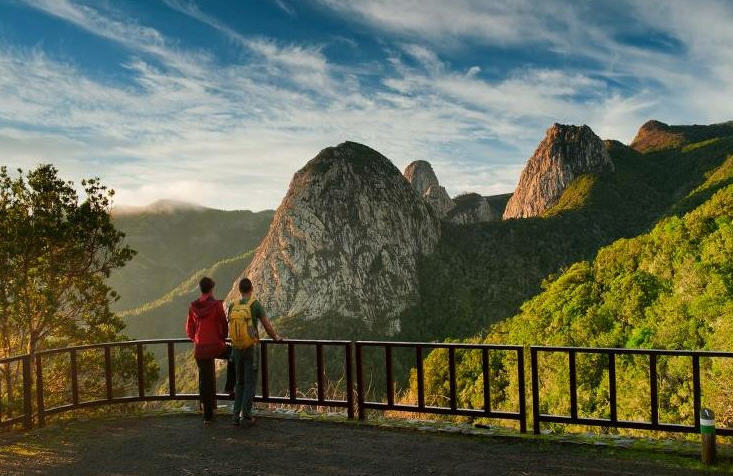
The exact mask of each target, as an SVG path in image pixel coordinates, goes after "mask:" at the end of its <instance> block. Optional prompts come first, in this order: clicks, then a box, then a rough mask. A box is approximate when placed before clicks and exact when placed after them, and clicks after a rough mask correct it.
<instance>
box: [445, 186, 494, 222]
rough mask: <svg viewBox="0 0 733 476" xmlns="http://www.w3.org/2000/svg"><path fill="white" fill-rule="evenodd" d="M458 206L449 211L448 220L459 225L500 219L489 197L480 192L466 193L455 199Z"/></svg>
mask: <svg viewBox="0 0 733 476" xmlns="http://www.w3.org/2000/svg"><path fill="white" fill-rule="evenodd" d="M453 202H454V203H455V204H456V206H455V207H454V208H453V209H452V210H451V211H450V212H449V213H448V216H447V220H448V221H449V222H451V223H455V224H457V225H468V224H471V223H481V222H487V221H495V220H498V219H499V216H498V214H497V213H496V212H495V211H494V210H493V208H492V206H491V203H490V202H489V199H488V197H482V196H481V195H479V194H478V193H464V194H463V195H459V196H457V197H455V198H454V199H453Z"/></svg>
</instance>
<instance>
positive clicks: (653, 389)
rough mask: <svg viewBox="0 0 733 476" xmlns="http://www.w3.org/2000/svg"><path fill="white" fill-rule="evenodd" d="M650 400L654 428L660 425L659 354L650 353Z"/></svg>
mask: <svg viewBox="0 0 733 476" xmlns="http://www.w3.org/2000/svg"><path fill="white" fill-rule="evenodd" d="M649 399H650V400H651V402H650V404H651V410H652V415H651V416H652V418H651V423H652V425H654V426H657V425H659V401H658V397H657V354H655V353H653V352H651V353H649Z"/></svg>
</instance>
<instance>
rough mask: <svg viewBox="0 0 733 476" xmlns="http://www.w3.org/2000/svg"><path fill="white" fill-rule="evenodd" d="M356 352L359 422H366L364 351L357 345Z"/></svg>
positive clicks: (357, 343)
mask: <svg viewBox="0 0 733 476" xmlns="http://www.w3.org/2000/svg"><path fill="white" fill-rule="evenodd" d="M355 346H356V347H355V349H354V350H355V352H356V405H357V410H358V412H359V420H366V413H365V411H364V410H365V409H364V369H363V368H362V367H363V366H362V349H361V344H360V343H359V342H358V341H357V342H356V343H355Z"/></svg>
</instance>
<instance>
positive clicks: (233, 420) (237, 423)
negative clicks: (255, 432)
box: [232, 416, 240, 426]
mask: <svg viewBox="0 0 733 476" xmlns="http://www.w3.org/2000/svg"><path fill="white" fill-rule="evenodd" d="M239 420H240V418H239V417H237V416H235V417H232V424H233V425H234V426H239Z"/></svg>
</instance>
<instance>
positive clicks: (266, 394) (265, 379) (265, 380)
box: [260, 341, 270, 400]
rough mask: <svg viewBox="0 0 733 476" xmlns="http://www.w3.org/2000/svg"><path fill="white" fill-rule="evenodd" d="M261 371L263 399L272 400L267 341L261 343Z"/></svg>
mask: <svg viewBox="0 0 733 476" xmlns="http://www.w3.org/2000/svg"><path fill="white" fill-rule="evenodd" d="M260 371H261V372H262V399H263V400H267V399H268V398H270V386H269V380H270V378H269V376H268V369H267V341H260Z"/></svg>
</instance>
